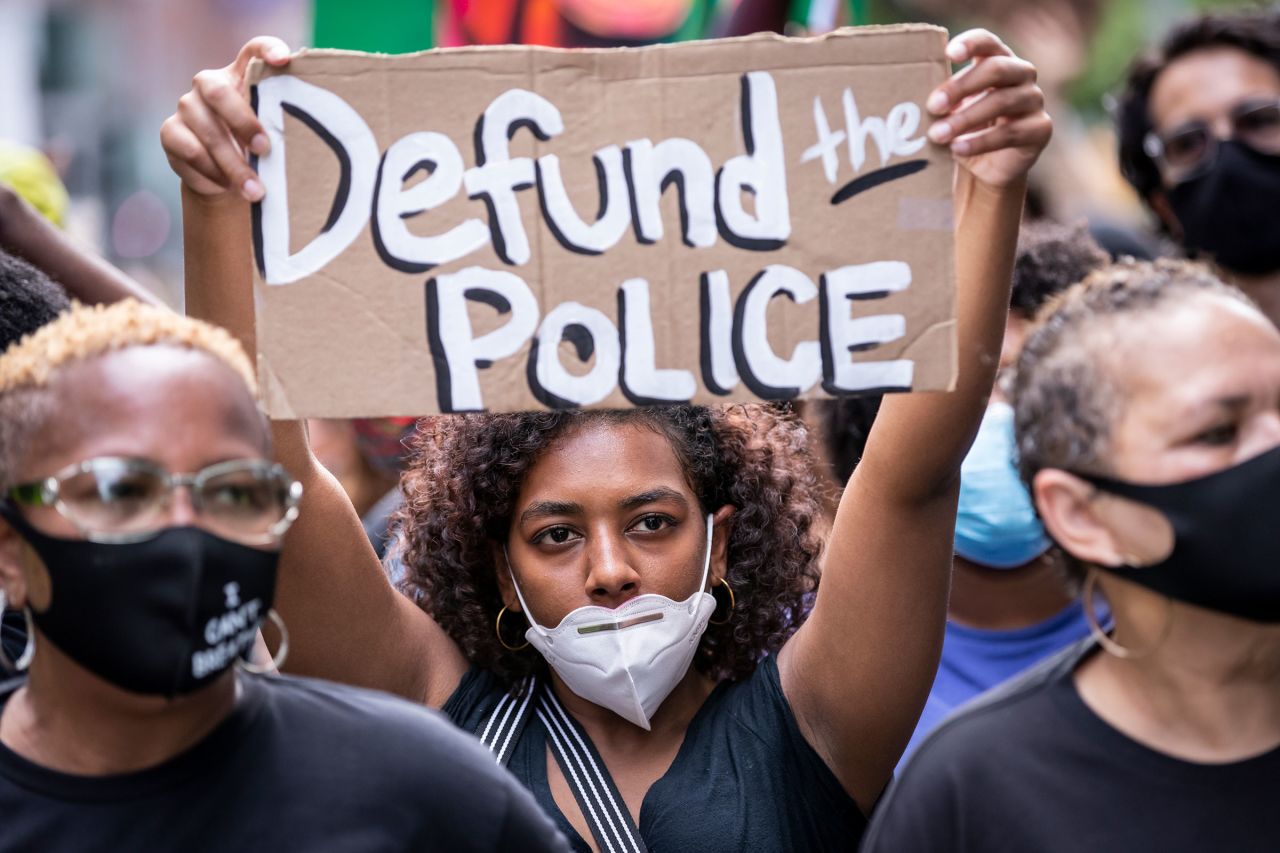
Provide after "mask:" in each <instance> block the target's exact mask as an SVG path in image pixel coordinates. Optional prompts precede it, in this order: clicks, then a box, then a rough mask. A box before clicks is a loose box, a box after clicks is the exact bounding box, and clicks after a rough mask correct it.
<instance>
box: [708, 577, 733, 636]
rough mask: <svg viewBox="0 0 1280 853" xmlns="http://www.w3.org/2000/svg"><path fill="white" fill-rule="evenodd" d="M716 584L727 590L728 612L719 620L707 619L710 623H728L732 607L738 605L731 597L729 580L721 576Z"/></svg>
mask: <svg viewBox="0 0 1280 853" xmlns="http://www.w3.org/2000/svg"><path fill="white" fill-rule="evenodd" d="M717 585H718V586H722V587H724V588H725V590H726V591H728V593H729V614H728V615H727V616H725V617H724V618H723V619H721V620H720V621H719V622H717V621H716V620H715V619H708V620H707V621H708V622H709V623H711V624H712V625H728V624H729V622H730V621H731V620H732V619H733V608H735V607H737V606H738V602H737V601H736V600H735V599H734V597H733V587H731V586H729V581H727V580H725V579H724V578H721V579H720V583H719V584H717Z"/></svg>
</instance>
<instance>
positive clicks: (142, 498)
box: [0, 301, 565, 853]
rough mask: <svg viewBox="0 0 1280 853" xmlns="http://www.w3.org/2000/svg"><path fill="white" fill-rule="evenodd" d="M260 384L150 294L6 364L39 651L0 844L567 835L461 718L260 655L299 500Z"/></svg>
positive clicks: (2, 757) (26, 592) (1, 415)
mask: <svg viewBox="0 0 1280 853" xmlns="http://www.w3.org/2000/svg"><path fill="white" fill-rule="evenodd" d="M253 387H254V378H253V372H252V368H251V367H250V365H249V361H248V359H247V358H246V356H245V355H244V353H243V351H242V350H241V349H240V348H239V345H238V344H237V343H236V342H235V341H234V340H233V339H232V338H230V336H228V335H227V334H226V333H225V332H223V331H221V330H218V329H215V328H214V327H212V326H208V325H207V324H204V323H201V322H199V321H196V320H190V319H187V318H183V317H180V316H179V315H176V314H173V313H171V312H169V311H167V310H164V309H161V308H154V307H150V306H143V305H140V304H138V303H136V302H132V301H126V302H121V303H118V304H116V305H114V306H112V307H110V308H107V309H94V308H85V307H74V308H73V309H71V310H70V311H69V312H67V313H64V314H63V315H61V316H60V317H59V318H58V319H55V320H54V321H53V322H52V323H50V324H48V325H46V326H44V327H43V328H41V329H40V330H39V331H37V332H36V333H34V334H33V335H30V336H28V337H26V338H24V339H23V340H22V341H20V342H19V343H17V344H15V345H14V346H12V347H10V348H9V349H8V350H7V351H6V352H5V354H4V355H3V356H0V495H2V496H3V497H2V498H0V519H2V520H0V583H2V584H3V590H4V593H5V595H6V597H7V599H8V601H9V603H10V604H11V605H13V606H15V607H18V608H21V609H22V610H23V612H24V614H25V616H26V620H27V626H28V638H27V642H28V644H29V645H28V646H27V649H26V651H25V652H24V653H23V654H22V655H21V657H20V659H19V661H17V664H18V665H19V666H20V667H21V668H23V669H26V670H27V676H26V678H25V680H23V681H20V682H12V681H11V682H9V683H8V684H6V685H5V687H4V688H3V689H2V690H0V705H2V708H0V814H3V815H4V827H3V831H0V851H10V850H13V851H19V850H45V851H63V850H65V851H86V850H103V851H108V850H109V851H118V850H148V851H167V850H173V851H183V853H186V851H202V850H217V851H222V850H298V851H312V850H325V851H353V852H354V851H369V850H404V851H410V850H412V851H427V850H440V851H455V850H509V849H517V848H518V849H522V850H524V849H533V850H563V849H565V846H564V839H563V838H562V837H560V836H559V835H558V834H557V833H556V832H555V830H554V828H553V827H552V826H551V824H550V822H549V821H548V820H547V819H546V817H545V816H544V815H543V814H542V813H541V811H540V810H539V809H538V807H537V805H536V804H535V803H534V801H533V799H532V798H531V797H530V796H529V795H528V793H527V792H525V791H524V790H523V789H522V788H520V787H519V785H517V784H516V782H515V780H514V779H512V778H511V777H510V776H509V774H507V773H505V772H503V771H502V770H500V769H499V768H498V767H496V766H495V765H494V763H493V760H492V759H491V758H490V757H489V756H488V755H487V754H485V753H484V752H483V750H481V749H480V748H479V747H478V746H477V745H476V744H475V743H474V742H473V741H471V740H470V739H469V738H467V737H465V736H463V735H461V734H460V733H458V732H457V731H456V730H455V729H454V728H453V727H452V726H450V725H448V724H447V723H446V722H444V721H443V720H442V719H441V718H440V717H439V716H437V715H433V714H431V713H429V712H427V711H425V710H423V709H422V708H419V707H415V706H413V705H411V704H409V703H407V702H404V701H402V700H398V699H395V698H393V697H390V696H386V695H381V694H376V693H372V692H367V691H362V690H357V689H354V688H350V687H344V686H338V685H332V684H326V683H323V682H318V681H307V680H303V679H294V678H289V677H261V676H258V675H254V674H251V673H249V672H247V671H245V672H242V671H239V669H238V667H237V666H236V663H237V660H238V658H239V656H240V655H241V654H243V653H245V652H246V651H247V650H248V649H249V647H250V646H251V645H252V643H253V641H254V638H255V637H256V635H257V632H258V627H259V624H260V623H262V622H263V620H264V619H266V618H267V617H268V615H269V614H271V618H270V620H269V621H272V622H274V623H275V624H276V626H277V628H278V629H279V630H281V631H283V630H284V627H283V624H282V623H281V622H280V620H279V617H278V616H276V615H275V611H274V610H272V609H271V608H272V604H273V598H274V593H275V579H276V562H277V558H278V553H279V550H280V545H281V540H282V537H283V536H284V533H285V530H286V529H287V528H288V527H289V525H290V523H291V522H292V521H293V520H294V518H295V516H296V513H297V507H296V504H297V500H298V495H299V486H298V484H297V483H296V482H294V481H292V480H291V479H290V478H289V477H288V476H287V475H286V474H285V473H284V471H283V469H282V468H280V466H278V465H276V464H274V463H272V462H270V461H269V458H270V455H271V449H270V446H271V443H270V438H269V432H268V429H267V425H266V423H265V421H264V419H263V418H262V416H261V414H260V413H259V412H258V410H257V408H256V405H255V402H254V395H253ZM268 631H269V632H271V631H272V629H268ZM286 644H287V643H286V641H284V640H282V642H281V652H280V654H281V656H283V654H284V649H285V646H286Z"/></svg>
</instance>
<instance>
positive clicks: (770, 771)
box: [444, 657, 867, 853]
mask: <svg viewBox="0 0 1280 853" xmlns="http://www.w3.org/2000/svg"><path fill="white" fill-rule="evenodd" d="M506 691H507V688H506V687H505V686H504V685H503V684H502V683H501V682H499V681H498V680H497V679H496V678H494V677H493V676H492V675H491V674H489V673H488V672H484V671H481V670H479V669H475V668H473V669H472V670H471V671H470V672H468V673H467V674H466V675H465V676H464V677H463V679H462V683H461V684H459V685H458V689H457V690H456V691H454V693H453V695H452V696H450V697H449V701H448V702H446V703H445V705H444V712H445V714H447V715H448V716H449V718H450V719H452V720H453V721H454V723H456V724H457V725H458V726H460V727H461V728H463V729H465V730H466V731H469V732H475V731H476V728H477V727H478V726H479V725H480V723H481V721H482V720H484V719H486V718H487V717H488V715H489V713H490V711H491V710H492V709H493V707H494V706H495V705H497V703H498V701H499V700H500V699H501V698H502V697H503V695H505V693H506ZM508 767H509V769H510V770H511V772H512V773H514V774H515V776H516V778H517V779H519V780H520V782H521V783H522V784H524V785H525V786H526V787H527V788H529V790H531V791H532V792H533V795H534V798H535V799H536V800H537V801H538V803H539V804H540V805H541V806H542V807H543V808H544V809H546V811H547V813H548V814H549V815H551V816H552V818H553V819H554V820H555V822H556V826H557V827H558V828H559V829H560V831H561V832H563V833H564V834H565V836H567V837H568V839H569V842H570V844H571V845H572V846H573V849H574V850H576V851H583V852H584V853H585V851H589V850H590V849H591V848H590V846H589V845H588V844H587V843H586V842H585V841H583V839H582V838H581V836H579V835H578V833H577V832H576V831H575V830H574V829H573V827H572V825H570V823H569V821H568V820H567V819H566V818H565V817H564V815H563V814H561V813H560V810H559V808H557V806H556V804H555V800H554V799H553V798H552V796H551V787H550V785H549V784H548V782H547V743H546V732H545V731H544V730H543V728H542V724H541V723H540V722H539V721H538V719H537V717H536V716H534V717H533V718H532V719H530V721H529V724H528V726H527V728H526V729H525V732H524V735H523V736H522V737H521V738H520V742H519V743H518V744H517V745H516V747H515V751H514V753H513V754H512V757H511V763H510V765H508ZM866 824H867V822H866V818H865V817H864V816H863V814H862V812H861V811H860V810H859V809H858V806H857V804H856V803H854V801H853V799H852V798H851V797H850V796H849V795H848V794H847V793H845V790H844V788H843V787H842V786H841V785H840V783H839V781H837V779H836V778H835V776H834V774H832V772H831V770H830V768H828V767H827V765H826V763H825V762H824V761H823V760H822V759H821V758H820V757H819V756H818V754H817V753H816V752H814V751H813V748H812V747H811V746H809V743H808V741H806V740H805V739H804V735H802V734H801V733H800V729H799V727H798V726H797V725H796V721H795V717H794V715H793V714H792V713H791V706H790V705H789V704H788V703H787V700H786V697H784V696H783V694H782V687H781V684H780V683H779V681H778V665H777V662H776V660H775V659H774V658H773V657H768V658H765V660H764V661H763V662H762V663H761V664H760V666H758V667H756V671H755V673H754V674H753V675H751V676H750V677H748V678H747V679H745V680H743V681H739V682H728V681H726V682H721V683H720V684H719V685H717V686H716V688H715V690H713V691H712V693H711V695H710V696H709V697H707V701H706V702H705V703H704V704H703V706H702V707H701V708H700V709H698V713H697V714H696V715H695V716H694V718H693V720H692V722H690V724H689V730H688V732H687V733H686V734H685V739H684V743H683V744H682V745H681V747H680V751H679V753H677V755H676V758H675V761H673V762H672V764H671V768H670V769H669V770H668V771H667V773H666V774H665V775H664V776H662V778H660V779H659V780H658V781H657V782H655V783H654V784H653V786H652V787H651V788H650V789H649V792H648V793H647V794H646V795H645V798H644V803H643V805H642V806H641V809H640V825H639V829H640V835H641V836H642V837H643V838H644V841H645V844H646V846H647V847H648V848H649V850H650V851H652V853H664V851H697V853H721V851H724V853H729V852H730V851H734V853H737V851H743V850H749V851H751V853H768V851H775V850H776V851H802V850H856V849H857V846H858V842H859V840H860V839H861V837H862V833H863V830H864V829H865V828H866Z"/></svg>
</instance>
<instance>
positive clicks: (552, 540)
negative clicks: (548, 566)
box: [533, 524, 577, 545]
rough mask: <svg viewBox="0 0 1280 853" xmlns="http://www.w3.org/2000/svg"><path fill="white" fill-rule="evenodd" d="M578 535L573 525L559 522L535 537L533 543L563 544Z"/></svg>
mask: <svg viewBox="0 0 1280 853" xmlns="http://www.w3.org/2000/svg"><path fill="white" fill-rule="evenodd" d="M576 537H577V533H575V532H574V530H573V528H572V527H566V526H564V525H563V524H557V525H556V526H555V527H548V528H547V529H546V530H544V531H542V532H541V533H539V534H538V535H537V536H535V537H533V544H535V545H563V544H565V543H566V542H568V541H570V540H572V539H574V538H576Z"/></svg>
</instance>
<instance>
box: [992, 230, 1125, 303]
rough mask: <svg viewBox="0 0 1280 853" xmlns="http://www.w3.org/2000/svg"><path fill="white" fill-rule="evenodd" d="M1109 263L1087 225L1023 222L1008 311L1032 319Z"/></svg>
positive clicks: (1014, 264) (1019, 232) (1014, 263)
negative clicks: (1055, 299) (1074, 285)
mask: <svg viewBox="0 0 1280 853" xmlns="http://www.w3.org/2000/svg"><path fill="white" fill-rule="evenodd" d="M1109 260H1110V258H1109V257H1108V255H1107V253H1106V252H1105V251H1103V249H1102V247H1101V246H1099V245H1098V244H1097V242H1096V241H1095V240H1094V239H1093V238H1092V237H1091V236H1089V228H1088V225H1087V224H1086V223H1084V222H1080V223H1078V224H1076V225H1063V224H1062V223H1059V222H1054V221H1052V220H1048V219H1039V220H1033V221H1030V222H1024V223H1023V224H1022V228H1021V229H1020V230H1019V231H1018V254H1017V257H1016V259H1015V260H1014V262H1013V290H1012V292H1011V293H1010V295H1009V309H1010V310H1012V311H1015V312H1017V313H1019V314H1021V315H1022V316H1024V317H1027V318H1028V319H1029V318H1032V317H1034V316H1035V315H1036V313H1037V312H1038V311H1039V310H1040V307H1041V306H1042V305H1044V304H1045V303H1046V302H1048V301H1049V299H1051V298H1052V297H1054V296H1057V295H1058V294H1059V293H1061V292H1062V291H1064V290H1066V289H1067V288H1068V287H1070V286H1071V285H1073V284H1075V283H1076V282H1077V281H1083V280H1084V277H1085V276H1087V275H1088V274H1089V273H1091V272H1093V271H1094V270H1098V269H1102V267H1104V266H1106V265H1107V262H1108V261H1109Z"/></svg>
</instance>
